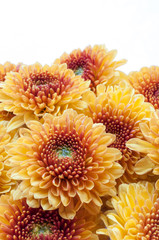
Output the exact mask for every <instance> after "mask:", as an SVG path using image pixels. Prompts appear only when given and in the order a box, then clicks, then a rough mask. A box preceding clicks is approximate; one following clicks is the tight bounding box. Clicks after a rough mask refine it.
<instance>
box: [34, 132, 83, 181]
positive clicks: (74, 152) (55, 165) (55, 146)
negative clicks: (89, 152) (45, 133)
mask: <svg viewBox="0 0 159 240" xmlns="http://www.w3.org/2000/svg"><path fill="white" fill-rule="evenodd" d="M39 150H40V151H39V152H40V154H39V157H38V159H39V161H38V162H39V164H40V165H44V166H45V167H46V169H47V171H48V172H49V173H50V174H51V175H52V176H58V177H59V178H61V179H62V178H68V179H70V178H79V177H82V176H83V175H84V174H85V173H86V172H87V170H86V169H85V161H84V159H85V157H86V149H85V148H84V147H83V144H82V142H81V140H80V138H79V136H78V135H77V133H76V132H75V131H74V132H73V133H72V132H71V131H70V132H69V133H67V134H66V133H64V132H61V133H59V132H58V131H56V132H55V133H54V135H53V136H52V135H50V137H49V139H48V140H47V143H43V144H42V145H40V147H39Z"/></svg>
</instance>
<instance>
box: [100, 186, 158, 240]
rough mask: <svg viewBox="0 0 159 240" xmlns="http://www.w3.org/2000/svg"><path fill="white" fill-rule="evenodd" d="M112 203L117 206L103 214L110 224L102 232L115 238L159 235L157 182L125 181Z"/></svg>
mask: <svg viewBox="0 0 159 240" xmlns="http://www.w3.org/2000/svg"><path fill="white" fill-rule="evenodd" d="M111 203H112V205H113V208H114V210H112V211H108V212H106V214H105V215H103V216H102V219H103V221H104V222H105V225H106V228H105V229H100V230H98V231H97V232H98V233H99V234H106V235H109V236H110V239H111V240H157V239H159V227H158V226H159V193H158V191H156V190H155V189H154V186H153V184H151V183H148V182H147V183H146V182H144V183H141V182H139V183H132V184H121V185H120V187H119V193H118V196H116V197H113V198H112V200H111Z"/></svg>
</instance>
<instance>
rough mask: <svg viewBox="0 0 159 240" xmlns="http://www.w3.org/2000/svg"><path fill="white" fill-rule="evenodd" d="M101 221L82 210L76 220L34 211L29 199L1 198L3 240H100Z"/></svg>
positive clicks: (1, 237) (0, 223) (0, 235)
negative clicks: (98, 225) (98, 234)
mask: <svg viewBox="0 0 159 240" xmlns="http://www.w3.org/2000/svg"><path fill="white" fill-rule="evenodd" d="M96 225H97V220H96V219H95V218H93V217H92V216H90V215H89V214H88V213H86V211H85V210H84V209H81V210H80V211H79V212H78V213H77V215H76V216H75V218H74V219H72V220H66V219H63V218H61V217H60V215H59V213H58V210H51V211H44V210H43V209H42V208H31V207H29V206H28V205H27V203H26V201H25V199H22V200H17V201H14V200H13V199H12V198H10V199H9V196H8V195H3V196H1V198H0V239H3V240H16V239H23V240H29V239H30V240H31V239H34V240H80V239H82V240H90V239H91V240H98V239H99V238H98V236H97V235H96V234H95V233H93V232H94V230H95V229H96Z"/></svg>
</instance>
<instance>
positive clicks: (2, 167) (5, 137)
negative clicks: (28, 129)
mask: <svg viewBox="0 0 159 240" xmlns="http://www.w3.org/2000/svg"><path fill="white" fill-rule="evenodd" d="M12 138H13V136H12V135H10V134H9V133H7V128H6V127H5V126H3V125H2V124H0V194H2V193H6V192H9V191H10V190H11V189H12V186H14V185H15V181H13V180H11V179H10V178H9V177H8V176H7V172H8V170H9V167H8V166H7V165H6V163H5V160H6V158H7V153H6V151H5V146H6V145H7V144H8V143H10V142H11V140H12Z"/></svg>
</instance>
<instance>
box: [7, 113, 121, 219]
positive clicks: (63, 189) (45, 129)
mask: <svg viewBox="0 0 159 240" xmlns="http://www.w3.org/2000/svg"><path fill="white" fill-rule="evenodd" d="M43 121H44V122H43V124H42V123H41V122H38V121H31V122H29V123H27V126H28V128H29V129H25V128H24V129H21V131H20V135H21V137H20V138H19V139H18V140H17V141H16V142H15V143H13V144H10V146H9V147H8V153H9V155H10V156H11V157H10V159H9V162H10V166H11V169H10V171H9V173H10V176H11V177H12V178H13V179H16V180H20V181H21V183H20V184H19V185H18V188H17V189H16V190H15V191H14V193H13V195H14V199H20V198H22V197H26V198H27V203H28V205H29V206H31V207H39V206H40V205H41V206H42V208H43V209H45V210H53V209H57V208H59V213H60V215H61V216H62V217H64V218H73V217H74V216H75V214H76V211H77V210H78V209H79V208H80V207H81V205H84V207H85V208H87V209H88V210H89V211H91V213H94V214H95V213H96V212H98V211H99V209H100V207H101V205H102V201H101V199H100V196H103V195H105V194H113V193H114V190H113V188H114V186H115V184H116V179H117V178H118V177H120V176H121V175H122V173H123V170H122V167H121V166H120V164H119V163H116V161H117V160H119V159H120V158H121V153H120V151H119V150H117V149H115V148H108V147H107V146H109V145H110V144H112V143H113V142H114V140H115V136H114V135H112V134H106V133H105V127H104V125H102V124H93V122H92V119H91V118H89V117H87V116H85V115H83V114H79V115H78V114H77V113H76V112H75V111H73V110H71V109H70V110H66V111H65V112H64V114H63V115H61V116H53V115H51V114H45V115H44V118H43Z"/></svg>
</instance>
